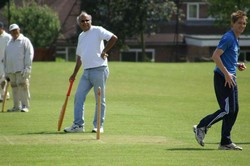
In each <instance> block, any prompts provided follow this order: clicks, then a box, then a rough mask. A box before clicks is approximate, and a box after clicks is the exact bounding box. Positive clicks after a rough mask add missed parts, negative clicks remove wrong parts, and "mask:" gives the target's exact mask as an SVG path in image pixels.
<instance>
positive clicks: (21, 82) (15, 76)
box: [6, 72, 30, 109]
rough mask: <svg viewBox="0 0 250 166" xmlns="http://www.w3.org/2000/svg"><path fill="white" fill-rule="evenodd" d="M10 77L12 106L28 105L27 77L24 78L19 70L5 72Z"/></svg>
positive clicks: (21, 106)
mask: <svg viewBox="0 0 250 166" xmlns="http://www.w3.org/2000/svg"><path fill="white" fill-rule="evenodd" d="M6 76H7V77H9V79H10V85H11V88H12V96H13V102H14V108H18V109H20V108H25V107H26V108H29V107H30V90H29V78H24V77H23V76H22V75H21V72H17V73H8V74H7V73H6Z"/></svg>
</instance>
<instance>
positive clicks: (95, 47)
mask: <svg viewBox="0 0 250 166" xmlns="http://www.w3.org/2000/svg"><path fill="white" fill-rule="evenodd" d="M113 35H114V34H113V33H112V32H110V31H108V30H106V29H104V28H103V27H101V26H93V25H92V26H91V27H90V29H89V30H88V31H86V32H82V33H81V34H80V35H79V37H78V44H77V48H76V55H78V56H80V57H81V61H82V64H83V69H89V68H95V67H100V66H107V65H108V60H107V58H106V59H105V60H103V59H102V58H101V53H102V51H103V49H104V41H103V40H106V41H109V40H110V39H111V37H112V36H113Z"/></svg>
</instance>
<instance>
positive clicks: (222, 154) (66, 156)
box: [0, 62, 250, 166]
mask: <svg viewBox="0 0 250 166" xmlns="http://www.w3.org/2000/svg"><path fill="white" fill-rule="evenodd" d="M74 65H75V63H73V62H50V63H49V62H46V63H42V62H34V63H33V73H32V78H31V88H30V89H31V110H30V112H29V113H1V114H0V165H3V166H7V165H10V166H28V165H32V166H34V165H36V166H40V165H41V166H43V165H46V166H50V165H51V166H56V165H60V166H61V165H65V166H71V165H72V166H74V165H84V166H95V165H102V166H106V165H107V166H111V165H114V166H131V165H133V166H140V165H141V166H146V165H150V166H151V165H156V166H159V165H164V166H166V165H171V166H172V165H173V166H174V165H176V166H182V165H188V166H190V165H198V166H200V165H202V166H206V165H209V166H210V165H216V166H235V165H237V166H239V165H242V166H245V165H248V163H249V156H250V135H249V133H250V127H249V116H250V112H249V110H250V102H249V98H250V93H249V82H250V70H246V71H245V72H238V76H237V77H238V85H239V101H240V113H239V116H238V119H237V122H236V124H235V126H234V128H233V131H232V139H233V141H235V143H237V144H239V145H240V146H242V147H243V148H244V149H243V151H219V150H217V147H218V143H219V141H220V128H221V122H219V123H217V124H215V125H214V126H213V127H212V128H211V129H210V130H209V132H208V134H207V135H206V139H205V143H206V145H205V147H201V146H199V145H198V144H197V143H196V140H195V138H194V134H193V132H192V126H193V125H194V124H197V123H198V122H199V120H200V119H201V118H202V117H204V116H205V115H207V114H209V113H212V112H214V111H216V110H217V108H218V105H217V102H216V99H215V95H214V90H213V68H214V64H213V63H119V62H110V63H109V67H110V77H109V79H108V83H107V89H106V93H107V96H106V97H107V114H106V122H105V133H104V134H102V135H101V139H100V140H99V141H98V140H96V139H95V137H96V135H95V134H93V133H91V129H92V120H93V110H94V105H95V104H94V95H93V92H92V91H91V92H90V94H89V96H88V98H87V101H86V107H85V108H86V112H85V120H86V126H85V129H86V133H75V134H65V133H63V132H57V120H58V117H59V111H60V109H61V107H62V104H63V102H64V100H65V96H66V93H67V88H68V85H69V82H68V78H69V76H70V75H71V72H72V71H73V69H74ZM80 75H81V71H80V72H79V73H78V76H77V79H76V81H75V83H74V85H73V89H72V93H71V96H70V99H69V102H68V106H67V110H66V114H65V118H64V122H63V126H62V128H64V127H67V126H69V125H71V124H72V121H73V111H72V110H73V100H74V93H75V91H76V87H77V85H78V81H79V77H80ZM10 107H12V99H11V100H9V101H7V108H10Z"/></svg>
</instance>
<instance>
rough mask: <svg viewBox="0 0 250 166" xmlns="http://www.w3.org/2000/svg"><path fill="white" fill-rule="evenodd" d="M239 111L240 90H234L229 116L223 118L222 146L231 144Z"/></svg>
mask: <svg viewBox="0 0 250 166" xmlns="http://www.w3.org/2000/svg"><path fill="white" fill-rule="evenodd" d="M238 111H239V105H238V88H237V86H236V87H234V88H232V90H231V93H230V96H229V114H228V115H227V116H225V117H224V118H223V121H222V129H221V145H228V144H231V143H232V141H231V130H232V127H233V125H234V123H235V121H236V118H237V115H238Z"/></svg>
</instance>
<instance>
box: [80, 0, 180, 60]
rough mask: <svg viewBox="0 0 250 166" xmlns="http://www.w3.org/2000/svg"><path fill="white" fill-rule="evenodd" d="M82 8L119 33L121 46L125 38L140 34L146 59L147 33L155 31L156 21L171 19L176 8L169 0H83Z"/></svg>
mask: <svg viewBox="0 0 250 166" xmlns="http://www.w3.org/2000/svg"><path fill="white" fill-rule="evenodd" d="M82 9H83V10H86V11H87V12H88V13H91V14H92V16H93V17H94V18H95V19H94V20H93V23H96V24H101V25H103V26H104V27H105V26H106V27H109V29H110V30H112V31H113V32H114V33H115V34H117V35H118V36H119V39H120V40H119V41H120V46H124V41H125V39H126V38H128V37H132V36H133V37H137V38H138V39H139V41H140V43H141V48H142V56H143V61H146V60H147V59H146V54H145V40H144V34H146V33H147V34H151V33H153V32H155V30H156V27H157V24H158V23H159V22H160V21H167V20H169V19H170V18H171V16H172V15H173V14H175V12H176V9H177V8H176V5H175V3H174V2H173V1H170V0H126V1H124V0H84V1H83V2H82Z"/></svg>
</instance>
